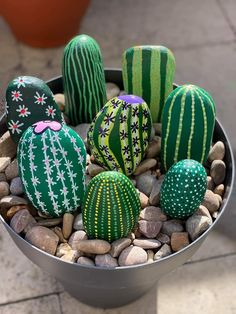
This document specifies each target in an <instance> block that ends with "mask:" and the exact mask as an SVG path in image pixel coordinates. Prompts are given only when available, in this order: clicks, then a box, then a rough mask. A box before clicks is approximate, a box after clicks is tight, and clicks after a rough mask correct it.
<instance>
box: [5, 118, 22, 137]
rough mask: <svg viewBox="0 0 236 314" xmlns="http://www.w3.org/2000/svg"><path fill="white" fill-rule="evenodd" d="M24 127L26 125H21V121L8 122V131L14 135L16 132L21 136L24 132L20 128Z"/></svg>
mask: <svg viewBox="0 0 236 314" xmlns="http://www.w3.org/2000/svg"><path fill="white" fill-rule="evenodd" d="M23 125H24V123H20V122H19V121H16V122H14V121H13V120H11V121H10V122H8V129H9V130H11V132H12V134H14V133H15V132H16V133H17V134H20V133H21V132H22V130H21V129H20V128H21V127H22V126H23Z"/></svg>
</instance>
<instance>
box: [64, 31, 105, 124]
mask: <svg viewBox="0 0 236 314" xmlns="http://www.w3.org/2000/svg"><path fill="white" fill-rule="evenodd" d="M62 78H63V84H64V94H65V104H66V106H65V113H66V115H67V117H68V118H69V120H70V124H71V125H73V126H75V125H77V124H79V123H89V122H92V120H93V118H94V117H95V115H96V114H97V113H98V111H99V110H100V109H101V108H102V106H103V104H104V103H105V102H106V85H105V75H104V70H103V62H102V56H101V52H100V48H99V46H98V44H97V42H96V41H95V40H94V39H93V38H91V37H89V36H87V35H79V36H76V37H75V38H73V39H72V40H71V41H70V42H69V43H68V44H67V46H66V47H65V49H64V56H63V63H62Z"/></svg>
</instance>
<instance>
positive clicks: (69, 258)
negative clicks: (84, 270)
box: [60, 250, 81, 263]
mask: <svg viewBox="0 0 236 314" xmlns="http://www.w3.org/2000/svg"><path fill="white" fill-rule="evenodd" d="M80 256H81V253H80V252H78V251H76V250H70V251H69V252H67V253H66V254H65V255H63V256H62V257H61V258H60V260H62V261H64V262H67V263H74V262H75V261H76V260H77V259H78V258H79V257H80Z"/></svg>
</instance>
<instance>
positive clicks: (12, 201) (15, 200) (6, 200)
mask: <svg viewBox="0 0 236 314" xmlns="http://www.w3.org/2000/svg"><path fill="white" fill-rule="evenodd" d="M27 204H28V201H27V200H26V199H25V198H23V197H19V196H15V195H8V196H4V197H3V198H2V199H1V200H0V207H1V209H9V208H11V207H12V206H15V205H27Z"/></svg>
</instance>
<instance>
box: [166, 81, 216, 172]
mask: <svg viewBox="0 0 236 314" xmlns="http://www.w3.org/2000/svg"><path fill="white" fill-rule="evenodd" d="M215 115H216V110H215V104H214V101H213V99H212V97H211V96H210V95H209V94H208V93H207V92H206V91H205V90H203V89H202V88H200V87H197V86H195V85H183V86H179V87H178V88H176V89H175V90H174V91H173V92H172V93H171V94H170V95H169V97H168V98H167V101H166V104H165V106H164V110H163V115H162V141H161V159H162V166H163V168H164V170H168V169H169V168H170V167H171V166H172V164H174V163H176V162H178V161H179V160H182V159H186V158H187V159H194V160H197V161H199V162H200V163H201V164H203V163H204V162H205V161H206V160H207V157H208V153H209V150H210V147H211V142H212V136H213V131H214V126H215Z"/></svg>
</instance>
